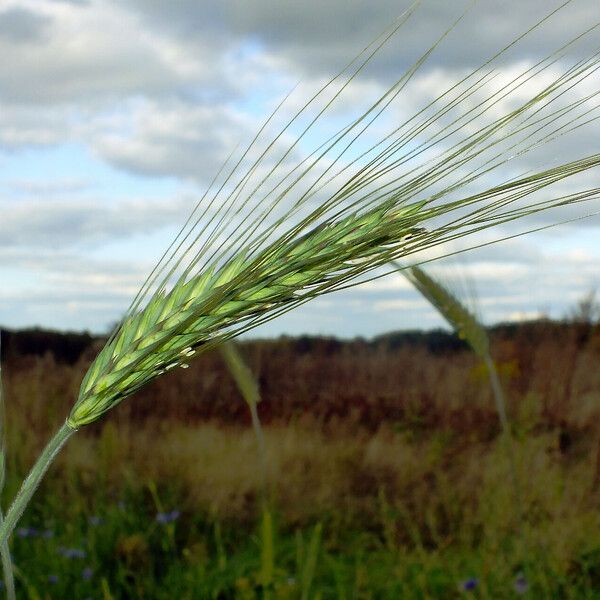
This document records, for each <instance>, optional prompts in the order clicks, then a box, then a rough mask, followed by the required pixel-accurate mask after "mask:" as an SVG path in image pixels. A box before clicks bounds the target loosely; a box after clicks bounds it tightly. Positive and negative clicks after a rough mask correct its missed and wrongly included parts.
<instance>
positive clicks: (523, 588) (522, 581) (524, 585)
mask: <svg viewBox="0 0 600 600" xmlns="http://www.w3.org/2000/svg"><path fill="white" fill-rule="evenodd" d="M514 588H515V592H517V594H526V593H527V591H528V590H529V582H528V581H527V579H526V577H525V575H523V573H519V574H518V575H517V577H516V578H515V584H514Z"/></svg>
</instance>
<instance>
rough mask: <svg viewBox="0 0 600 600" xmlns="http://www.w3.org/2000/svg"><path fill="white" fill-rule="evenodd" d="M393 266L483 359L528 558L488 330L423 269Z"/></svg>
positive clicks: (503, 403) (513, 461) (511, 450)
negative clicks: (508, 465) (500, 429)
mask: <svg viewBox="0 0 600 600" xmlns="http://www.w3.org/2000/svg"><path fill="white" fill-rule="evenodd" d="M394 265H395V266H396V267H397V268H398V269H400V272H401V273H402V274H403V275H404V276H405V277H406V278H407V279H408V280H409V281H410V282H411V283H412V284H413V285H414V287H415V288H416V289H417V290H418V291H419V292H420V293H421V295H422V296H424V297H425V299H427V300H428V301H429V302H430V303H431V305H432V306H433V307H434V308H435V309H436V310H437V311H438V312H439V313H440V314H441V315H442V317H444V319H445V320H446V321H447V322H448V324H449V325H450V326H451V327H452V328H453V329H454V330H455V331H456V333H457V334H458V336H459V337H460V338H461V339H463V340H465V341H466V342H467V343H468V344H469V346H470V347H471V349H472V350H473V352H474V353H475V354H476V355H477V356H478V357H479V358H480V359H481V360H482V362H483V363H484V365H485V367H486V370H487V373H488V377H489V380H490V386H491V388H492V395H493V397H494V402H495V404H496V412H497V413H498V419H499V420H500V425H501V427H502V437H503V439H504V443H505V447H506V453H507V456H508V461H509V464H510V476H511V479H512V485H513V493H514V498H515V514H516V516H517V520H518V521H519V525H520V529H521V543H522V545H523V554H524V556H525V557H527V554H528V553H527V549H528V543H527V536H526V533H525V526H524V523H523V502H522V493H521V485H520V482H519V477H518V475H517V467H516V459H515V453H514V443H513V438H512V434H511V430H510V423H509V420H508V415H507V412H506V401H505V399H504V392H503V390H502V385H501V383H500V378H499V377H498V370H497V369H496V365H495V363H494V360H493V358H492V354H491V352H490V342H489V337H488V334H487V331H486V330H485V327H484V326H483V325H482V324H481V323H480V322H479V320H478V319H477V317H476V316H475V314H474V313H473V312H472V311H470V310H469V309H468V308H467V307H466V306H464V304H463V303H462V302H460V300H459V299H458V298H457V297H456V295H455V294H453V293H452V292H451V291H450V290H449V289H448V288H447V287H446V286H444V285H443V284H442V283H440V282H439V281H437V280H436V279H434V278H433V277H431V276H430V275H428V274H427V273H425V271H424V270H423V269H421V268H420V267H418V266H412V267H407V268H403V267H402V265H400V264H398V263H394Z"/></svg>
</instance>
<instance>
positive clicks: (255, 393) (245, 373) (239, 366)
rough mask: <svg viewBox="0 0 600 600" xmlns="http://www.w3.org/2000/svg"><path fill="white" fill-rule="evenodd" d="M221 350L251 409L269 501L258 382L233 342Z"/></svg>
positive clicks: (263, 490) (263, 494)
mask: <svg viewBox="0 0 600 600" xmlns="http://www.w3.org/2000/svg"><path fill="white" fill-rule="evenodd" d="M219 351H220V353H221V356H222V357H223V361H224V362H225V364H226V365H227V368H228V369H229V373H230V374H231V376H232V377H233V380H234V381H235V383H236V385H237V388H238V390H239V392H240V394H241V395H242V397H243V398H244V400H245V401H246V404H247V405H248V409H249V410H250V418H251V420H252V429H253V430H254V437H255V438H256V447H257V450H258V460H259V462H260V478H261V484H260V488H261V497H262V501H263V503H268V500H269V496H270V494H269V492H268V459H267V447H266V444H265V435H264V432H263V429H262V425H261V423H260V418H259V416H258V403H259V402H260V401H261V397H260V389H259V386H258V382H257V381H256V378H255V377H254V375H253V374H252V371H251V370H250V368H249V367H248V365H247V364H246V362H245V361H244V359H243V358H242V355H241V354H240V352H239V350H238V349H237V348H236V346H235V344H234V343H233V342H231V341H226V342H223V344H221V345H220V346H219Z"/></svg>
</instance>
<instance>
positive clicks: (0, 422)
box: [0, 332, 16, 600]
mask: <svg viewBox="0 0 600 600" xmlns="http://www.w3.org/2000/svg"><path fill="white" fill-rule="evenodd" d="M1 354H2V334H1V332H0V355H1ZM5 481H6V408H5V405H4V389H3V386H2V360H1V359H0V493H1V492H2V491H3V490H4V483H5ZM3 520H4V512H3V511H2V508H0V524H2V521H3ZM0 559H1V560H2V574H3V577H4V586H5V588H6V597H7V599H8V600H15V598H16V595H15V577H14V573H13V562H12V558H11V556H10V548H9V546H8V539H6V540H4V541H3V542H2V543H1V544H0Z"/></svg>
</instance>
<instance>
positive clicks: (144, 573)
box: [12, 480, 600, 599]
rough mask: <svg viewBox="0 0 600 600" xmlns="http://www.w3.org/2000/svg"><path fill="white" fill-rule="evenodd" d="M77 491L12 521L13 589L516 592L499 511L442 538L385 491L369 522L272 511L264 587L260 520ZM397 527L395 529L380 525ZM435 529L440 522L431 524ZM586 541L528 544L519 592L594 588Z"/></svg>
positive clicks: (70, 593)
mask: <svg viewBox="0 0 600 600" xmlns="http://www.w3.org/2000/svg"><path fill="white" fill-rule="evenodd" d="M69 485H70V486H75V487H77V486H79V485H81V483H78V482H77V481H75V480H74V481H71V482H69ZM79 491H80V492H82V493H81V494H77V495H75V497H76V498H78V499H79V500H78V502H75V503H74V505H73V506H69V507H68V508H66V507H65V505H64V504H63V503H62V502H61V501H60V500H59V498H58V497H54V498H53V496H52V495H50V494H48V493H46V494H44V498H43V501H42V502H39V503H37V504H36V508H35V509H32V510H30V511H29V512H28V513H27V515H26V517H25V519H24V521H23V523H26V524H27V525H26V527H27V528H35V532H33V530H32V531H30V532H29V535H27V536H26V537H23V535H24V532H23V530H22V529H18V530H17V534H16V536H15V537H14V540H13V543H12V550H13V554H14V557H15V562H16V565H17V566H18V570H17V572H16V574H17V589H18V592H19V597H22V598H87V597H90V598H114V599H116V598H157V599H159V598H165V599H167V598H169V599H170V598H223V599H224V598H264V597H271V598H300V597H301V598H348V599H349V598H390V599H392V598H427V597H429V598H454V597H459V596H460V595H461V594H463V593H464V592H462V591H461V586H462V585H463V584H464V582H466V581H468V580H469V579H470V578H476V579H477V580H478V584H477V587H476V589H475V590H474V591H473V592H469V594H470V596H471V597H474V598H475V597H476V598H513V597H517V596H518V594H516V592H515V591H514V583H515V579H516V577H517V576H518V573H519V570H520V568H521V565H520V563H519V561H518V560H516V559H515V553H514V549H515V545H516V544H517V543H518V540H517V539H516V538H515V537H514V535H513V534H511V533H510V531H507V530H506V529H505V523H503V521H502V517H503V515H502V513H496V515H495V516H493V518H494V519H496V521H495V522H490V523H488V524H487V528H488V529H490V530H492V529H493V530H495V533H496V535H495V536H490V537H489V538H488V539H479V540H477V538H476V537H474V534H476V532H475V531H469V527H468V526H466V527H465V529H464V530H462V531H461V530H458V531H454V532H451V533H450V534H445V535H446V537H444V534H442V533H440V534H439V535H440V536H441V537H440V539H439V540H438V541H436V539H435V535H432V532H433V530H434V529H436V525H435V523H434V517H433V515H432V516H431V523H430V530H429V533H427V531H418V529H417V527H416V526H415V523H416V520H414V519H413V518H412V516H411V514H410V511H408V509H406V510H404V509H401V508H399V507H398V506H395V507H393V508H392V506H391V504H389V503H388V502H387V501H386V500H385V498H384V497H383V495H382V496H381V502H380V517H381V520H382V524H383V527H381V528H377V529H375V530H371V529H368V528H359V527H356V526H354V527H352V526H346V525H344V524H343V523H344V518H343V514H336V513H331V514H329V515H324V517H323V520H322V521H319V522H316V523H314V524H312V525H311V524H306V525H304V526H302V527H297V528H295V527H290V526H289V525H287V526H279V527H278V526H277V521H278V519H277V518H276V519H275V529H274V531H273V536H272V548H273V569H272V573H271V575H270V577H269V579H268V581H269V582H270V583H269V585H268V586H264V585H263V582H264V569H263V566H264V563H263V559H262V556H261V554H262V550H263V546H264V543H265V538H264V532H261V528H262V525H261V523H260V522H256V523H246V524H240V523H239V522H235V521H231V520H227V519H223V520H220V521H219V520H216V519H215V518H214V517H211V516H210V515H209V514H206V513H205V514H203V513H191V512H187V511H184V512H183V513H182V514H181V516H180V517H179V518H178V519H176V520H174V521H173V522H172V523H168V524H161V523H158V522H157V520H156V514H157V509H156V506H155V500H154V499H153V494H152V493H151V491H149V489H148V487H147V486H146V487H144V486H141V485H132V486H129V487H128V488H125V489H124V490H122V492H123V493H122V496H121V499H120V500H117V501H107V498H106V497H104V494H102V493H100V494H98V495H97V496H96V495H95V494H89V488H88V491H87V492H86V491H85V490H79ZM160 493H161V502H162V504H163V506H164V507H165V508H166V509H168V510H171V509H172V508H173V507H177V506H179V505H180V502H181V500H182V498H181V497H180V494H181V490H178V489H177V488H176V487H175V486H173V487H169V485H168V484H167V486H166V487H165V486H163V487H162V489H161V492H160ZM342 510H343V509H342V508H340V511H342ZM90 518H93V519H97V521H94V520H93V519H92V521H90ZM386 527H387V532H388V534H389V535H386ZM396 529H398V530H401V534H400V535H399V533H398V531H396V533H395V534H394V533H391V534H390V532H394V531H395V530H396ZM437 529H438V530H439V531H440V532H441V530H442V529H443V525H442V524H441V522H438V524H437ZM27 531H28V530H26V532H27ZM400 538H403V539H404V541H403V542H402V543H398V539H400ZM587 542H588V543H587V548H586V549H585V551H579V552H576V553H575V554H574V555H573V556H572V557H571V558H570V560H569V562H568V564H567V565H566V566H565V565H561V564H560V562H558V563H557V562H556V560H555V557H554V556H553V555H552V554H551V553H550V554H549V553H547V552H546V551H545V550H544V549H542V548H538V549H537V550H534V551H533V553H532V556H531V571H530V575H529V577H530V581H529V583H530V595H529V596H527V597H530V598H552V597H553V598H598V597H600V592H598V591H595V586H596V585H597V583H598V578H599V577H600V566H599V559H600V532H598V531H597V530H596V531H590V532H589V536H588V540H587ZM565 543H566V544H567V545H568V544H569V540H568V539H567V540H565ZM69 551H72V552H71V554H72V556H71V557H70V556H68V554H69ZM88 569H89V571H87V574H89V579H86V577H85V575H86V570H88ZM54 578H56V579H55V580H54Z"/></svg>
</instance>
